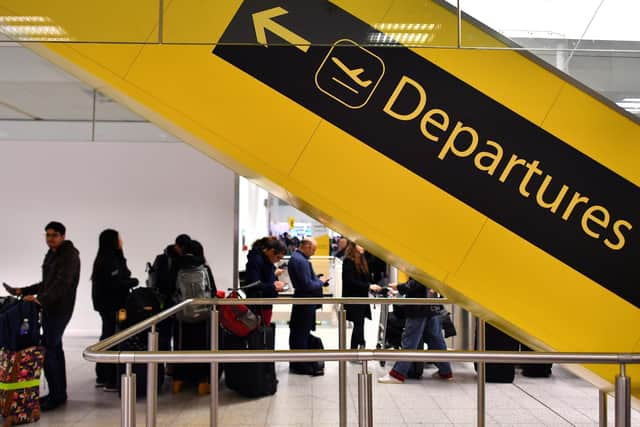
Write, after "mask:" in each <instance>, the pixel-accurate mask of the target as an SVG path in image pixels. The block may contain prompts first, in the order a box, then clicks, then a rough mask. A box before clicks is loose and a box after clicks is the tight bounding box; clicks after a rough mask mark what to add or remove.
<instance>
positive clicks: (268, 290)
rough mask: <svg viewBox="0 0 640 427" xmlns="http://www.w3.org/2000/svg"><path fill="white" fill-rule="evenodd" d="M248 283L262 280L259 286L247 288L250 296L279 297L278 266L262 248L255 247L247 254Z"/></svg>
mask: <svg viewBox="0 0 640 427" xmlns="http://www.w3.org/2000/svg"><path fill="white" fill-rule="evenodd" d="M245 278H246V284H247V285H250V284H251V283H254V282H260V284H259V285H258V286H254V287H252V288H249V289H247V290H246V294H247V297H249V298H277V297H278V292H277V291H276V285H275V282H276V280H277V279H276V266H275V265H273V263H272V262H271V261H269V258H267V256H266V255H265V254H264V252H262V249H260V248H253V249H251V250H250V251H249V253H248V254H247V266H246V273H245ZM271 307H272V306H271V305H265V306H259V307H258V306H254V308H265V309H271Z"/></svg>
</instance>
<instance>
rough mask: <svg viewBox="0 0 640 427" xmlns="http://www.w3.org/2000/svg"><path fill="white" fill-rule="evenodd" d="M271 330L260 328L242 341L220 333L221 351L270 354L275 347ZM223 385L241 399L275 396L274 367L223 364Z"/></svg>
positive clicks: (236, 337)
mask: <svg viewBox="0 0 640 427" xmlns="http://www.w3.org/2000/svg"><path fill="white" fill-rule="evenodd" d="M274 327H275V325H274V324H273V323H272V324H271V325H268V326H265V325H261V326H259V327H258V329H256V330H255V331H253V332H251V333H250V334H249V335H247V336H246V337H238V336H235V335H233V334H231V333H229V332H227V331H226V330H225V331H224V332H223V340H222V349H223V350H273V349H274V347H275V336H274V332H275V331H274ZM224 377H225V384H226V385H227V387H229V388H230V389H231V390H234V391H235V392H237V393H238V394H240V395H242V396H245V397H261V396H270V395H272V394H275V392H276V391H277V390H278V379H277V378H276V366H275V363H274V362H266V363H225V364H224Z"/></svg>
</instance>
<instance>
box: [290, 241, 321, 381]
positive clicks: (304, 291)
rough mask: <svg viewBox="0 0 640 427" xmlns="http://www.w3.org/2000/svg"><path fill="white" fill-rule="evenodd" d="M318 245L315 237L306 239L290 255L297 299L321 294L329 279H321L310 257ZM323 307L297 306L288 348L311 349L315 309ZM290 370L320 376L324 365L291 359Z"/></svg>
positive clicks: (291, 276) (295, 372)
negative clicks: (314, 269)
mask: <svg viewBox="0 0 640 427" xmlns="http://www.w3.org/2000/svg"><path fill="white" fill-rule="evenodd" d="M317 247H318V244H317V243H316V241H315V240H314V239H303V240H302V242H300V247H299V248H298V249H297V250H296V251H295V252H294V253H293V255H291V260H290V261H289V266H288V269H289V277H290V278H291V284H292V285H293V288H294V292H293V296H294V298H295V297H297V298H305V297H306V298H319V297H322V287H323V286H326V285H327V282H328V279H329V278H324V277H323V278H318V277H317V276H316V274H315V272H314V271H313V265H312V264H311V261H310V260H309V258H310V257H312V256H313V254H315V253H316V249H317ZM318 308H320V306H313V305H294V306H293V307H292V310H291V321H290V322H289V328H290V329H289V348H290V349H291V350H308V349H310V348H311V343H310V340H311V331H315V329H316V310H317V309H318ZM289 370H290V371H291V372H292V373H294V374H300V375H311V376H314V377H315V376H320V375H324V368H322V367H321V365H319V364H318V362H298V363H296V362H290V363H289Z"/></svg>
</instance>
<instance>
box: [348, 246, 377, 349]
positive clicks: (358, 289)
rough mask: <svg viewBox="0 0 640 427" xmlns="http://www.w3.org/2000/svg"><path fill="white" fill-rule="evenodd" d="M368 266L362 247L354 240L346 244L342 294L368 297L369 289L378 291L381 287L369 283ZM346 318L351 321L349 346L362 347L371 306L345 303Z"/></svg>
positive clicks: (353, 347)
mask: <svg viewBox="0 0 640 427" xmlns="http://www.w3.org/2000/svg"><path fill="white" fill-rule="evenodd" d="M369 279H370V275H369V267H368V265H367V259H366V258H365V256H364V248H363V247H362V246H360V245H356V244H355V243H354V242H349V243H348V244H347V249H346V251H345V257H344V261H343V264H342V296H343V297H368V296H369V291H371V292H380V291H381V290H382V287H380V286H379V285H376V284H371V283H370V280H369ZM344 309H345V310H346V312H347V320H349V321H351V322H353V331H352V333H351V348H352V349H357V348H364V347H365V341H364V319H365V318H367V319H371V307H370V306H369V305H362V304H345V306H344Z"/></svg>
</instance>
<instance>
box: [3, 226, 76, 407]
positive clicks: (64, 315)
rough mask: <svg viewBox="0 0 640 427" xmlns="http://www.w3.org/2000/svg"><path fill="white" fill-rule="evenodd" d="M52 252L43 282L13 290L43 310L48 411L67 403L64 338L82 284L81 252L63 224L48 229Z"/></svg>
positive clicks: (45, 262) (43, 266)
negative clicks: (67, 235)
mask: <svg viewBox="0 0 640 427" xmlns="http://www.w3.org/2000/svg"><path fill="white" fill-rule="evenodd" d="M45 232H46V239H47V245H48V246H49V251H48V252H47V255H46V256H45V258H44V263H43V265H42V282H40V283H36V284H35V285H32V286H28V287H26V288H22V289H20V288H12V287H9V286H7V287H6V288H7V291H9V293H11V294H13V295H25V297H24V300H25V301H34V302H36V303H38V304H40V305H41V306H42V328H43V330H44V347H45V349H46V353H45V359H44V373H45V375H46V377H47V383H48V384H49V396H48V398H47V399H45V400H44V401H43V402H41V405H40V407H41V409H42V410H43V411H48V410H51V409H55V408H57V407H58V406H60V405H63V404H64V403H65V402H66V401H67V376H66V368H65V358H64V350H63V349H62V335H63V334H64V330H65V328H66V327H67V325H68V324H69V320H71V315H72V314H73V307H74V305H75V301H76V289H77V288H78V281H79V280H80V257H79V252H78V250H77V249H76V248H75V247H74V246H73V243H71V241H69V240H65V234H66V228H65V226H64V225H62V224H61V223H59V222H50V223H49V224H47V226H46V227H45Z"/></svg>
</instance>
